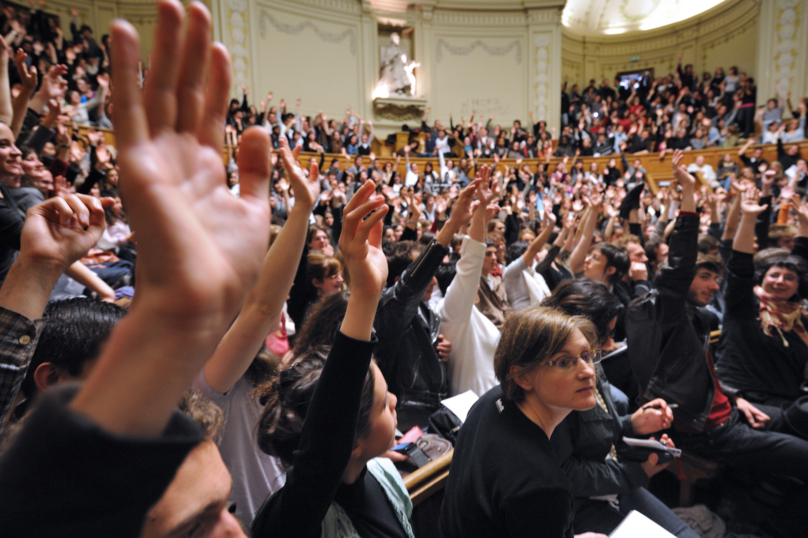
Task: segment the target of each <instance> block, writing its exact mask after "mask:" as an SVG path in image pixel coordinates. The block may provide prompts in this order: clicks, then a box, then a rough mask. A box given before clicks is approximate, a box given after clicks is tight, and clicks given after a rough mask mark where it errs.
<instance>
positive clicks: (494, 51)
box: [435, 39, 522, 64]
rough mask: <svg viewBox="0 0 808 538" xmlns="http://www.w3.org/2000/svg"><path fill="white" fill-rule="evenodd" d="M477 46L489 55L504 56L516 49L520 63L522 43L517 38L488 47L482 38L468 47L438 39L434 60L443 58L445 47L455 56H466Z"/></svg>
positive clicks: (519, 62) (517, 60)
mask: <svg viewBox="0 0 808 538" xmlns="http://www.w3.org/2000/svg"><path fill="white" fill-rule="evenodd" d="M477 47H481V48H482V49H483V50H484V51H485V52H487V53H488V54H490V55H491V56H504V55H506V54H508V53H509V52H511V51H512V50H513V49H516V63H517V64H521V63H522V43H521V42H519V40H516V41H514V42H513V43H511V44H510V45H508V46H507V47H489V46H488V45H486V44H485V43H483V42H482V40H480V39H478V40H476V41H475V42H474V43H472V44H471V45H469V46H468V47H455V46H453V45H450V44H449V43H447V42H446V41H444V40H443V39H438V50H437V51H436V52H435V60H436V61H437V62H438V63H440V62H441V60H443V52H442V50H443V49H444V48H445V49H446V50H447V51H448V52H450V53H451V54H454V55H455V56H467V55H469V54H471V52H472V51H473V50H474V49H476V48H477Z"/></svg>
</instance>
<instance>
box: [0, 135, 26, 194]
mask: <svg viewBox="0 0 808 538" xmlns="http://www.w3.org/2000/svg"><path fill="white" fill-rule="evenodd" d="M22 175H23V168H22V152H20V150H19V149H17V146H16V145H14V134H13V133H12V132H11V128H9V126H8V125H6V124H5V123H0V180H2V181H3V182H4V183H5V184H6V185H8V186H9V187H11V188H17V187H19V186H20V178H21V177H22Z"/></svg>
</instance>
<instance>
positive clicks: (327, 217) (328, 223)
mask: <svg viewBox="0 0 808 538" xmlns="http://www.w3.org/2000/svg"><path fill="white" fill-rule="evenodd" d="M324 221H325V225H326V226H329V227H330V226H333V225H334V215H332V214H331V213H326V215H325V219H324Z"/></svg>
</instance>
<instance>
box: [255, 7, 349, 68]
mask: <svg viewBox="0 0 808 538" xmlns="http://www.w3.org/2000/svg"><path fill="white" fill-rule="evenodd" d="M266 21H269V23H270V24H271V25H272V26H273V27H274V28H275V29H276V30H277V31H279V32H282V33H284V34H290V35H296V34H299V33H300V32H302V31H303V30H305V29H306V28H311V30H312V31H313V32H314V33H315V34H316V35H317V37H319V38H320V39H322V40H323V41H325V42H327V43H341V42H342V41H344V40H345V39H346V38H349V39H350V49H351V56H356V33H355V32H354V31H353V28H348V29H347V30H344V31H343V32H342V33H339V34H331V33H329V32H325V31H323V30H321V29H320V28H318V27H317V26H316V25H315V24H314V23H313V22H311V21H309V20H306V21H303V22H301V23H300V24H298V25H292V24H285V23H282V22H279V21H277V20H276V19H275V18H274V17H273V16H272V15H270V14H269V12H268V11H266V10H263V9H262V10H261V14H260V19H259V28H260V31H261V38H262V39H266V35H267V25H266Z"/></svg>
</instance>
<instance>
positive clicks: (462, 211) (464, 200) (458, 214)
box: [444, 179, 481, 228]
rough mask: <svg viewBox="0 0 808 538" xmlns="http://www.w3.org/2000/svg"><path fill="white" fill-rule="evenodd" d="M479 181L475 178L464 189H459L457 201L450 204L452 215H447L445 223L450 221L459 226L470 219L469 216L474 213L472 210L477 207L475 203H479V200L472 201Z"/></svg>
mask: <svg viewBox="0 0 808 538" xmlns="http://www.w3.org/2000/svg"><path fill="white" fill-rule="evenodd" d="M480 181H481V180H477V179H475V180H474V181H472V182H471V183H469V184H468V186H467V187H466V188H465V189H463V190H462V191H460V195H459V196H458V197H457V201H456V202H455V203H454V205H453V206H452V216H451V217H449V222H447V224H449V223H451V224H452V225H453V226H454V225H456V226H457V228H460V226H462V225H464V224H466V223H467V222H469V221H470V220H471V217H472V216H473V215H474V210H475V209H477V205H479V202H475V201H474V193H475V192H476V191H477V186H478V185H479V183H480ZM444 203H445V202H444Z"/></svg>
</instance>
